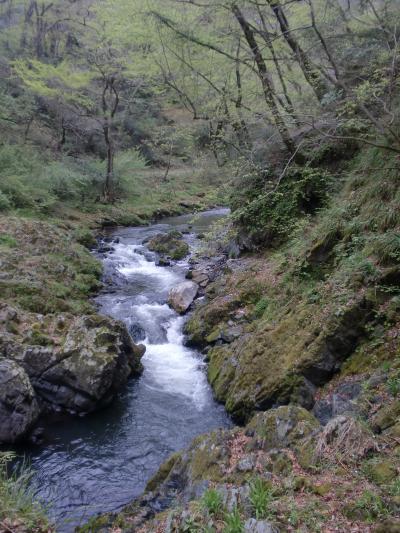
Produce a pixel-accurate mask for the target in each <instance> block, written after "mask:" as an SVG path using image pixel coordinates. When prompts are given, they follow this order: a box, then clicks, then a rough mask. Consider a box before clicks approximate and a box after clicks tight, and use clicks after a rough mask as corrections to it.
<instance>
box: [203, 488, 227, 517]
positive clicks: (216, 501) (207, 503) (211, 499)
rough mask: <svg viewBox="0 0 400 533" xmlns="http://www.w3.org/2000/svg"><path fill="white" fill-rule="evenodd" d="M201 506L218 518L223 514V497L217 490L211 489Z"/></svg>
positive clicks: (204, 496)
mask: <svg viewBox="0 0 400 533" xmlns="http://www.w3.org/2000/svg"><path fill="white" fill-rule="evenodd" d="M201 504H202V507H203V508H204V509H206V510H207V511H208V513H209V514H210V515H211V516H218V515H219V514H220V513H221V512H222V507H223V502H222V496H221V494H220V493H219V492H218V491H217V490H215V489H209V490H207V491H206V492H205V493H204V495H203V498H202V501H201Z"/></svg>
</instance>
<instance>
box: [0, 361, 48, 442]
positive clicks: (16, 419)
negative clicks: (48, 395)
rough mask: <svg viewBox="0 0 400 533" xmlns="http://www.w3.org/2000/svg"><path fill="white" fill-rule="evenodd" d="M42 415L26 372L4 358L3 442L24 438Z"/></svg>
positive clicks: (0, 373)
mask: <svg viewBox="0 0 400 533" xmlns="http://www.w3.org/2000/svg"><path fill="white" fill-rule="evenodd" d="M38 416H39V407H38V403H37V401H36V396H35V392H34V390H33V388H32V385H31V383H30V381H29V378H28V376H27V374H26V372H25V370H24V369H23V368H22V367H21V366H19V365H18V364H17V363H15V362H14V361H10V360H8V359H3V358H2V359H0V443H1V442H3V443H13V442H16V441H17V440H19V439H21V438H22V437H24V436H25V435H26V434H27V433H28V432H29V430H30V429H31V428H32V426H33V424H34V423H35V422H36V420H37V418H38Z"/></svg>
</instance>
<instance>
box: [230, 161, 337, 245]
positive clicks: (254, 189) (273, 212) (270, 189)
mask: <svg viewBox="0 0 400 533" xmlns="http://www.w3.org/2000/svg"><path fill="white" fill-rule="evenodd" d="M239 185H241V184H239ZM330 188H331V176H330V175H329V174H328V173H327V172H326V171H324V170H320V169H314V168H309V167H304V168H302V169H293V170H292V171H289V172H288V173H287V175H286V176H285V177H284V179H283V180H282V181H281V182H280V183H279V184H278V185H277V184H276V182H274V181H267V180H261V178H260V177H257V178H254V177H253V178H252V179H251V178H250V179H249V178H247V184H245V186H244V187H242V189H243V190H242V191H241V192H237V191H236V192H235V193H234V196H233V198H232V199H231V204H232V209H233V220H234V222H235V223H236V224H238V225H240V226H243V227H244V228H245V229H246V230H247V231H248V233H249V235H250V237H251V238H252V239H253V240H254V241H255V243H256V244H270V245H273V244H279V243H280V242H282V241H284V240H285V239H286V238H287V237H288V236H289V234H290V233H291V232H292V231H293V229H294V228H295V226H296V223H297V221H298V218H300V217H301V216H304V215H307V214H313V213H314V212H315V211H316V210H317V209H318V208H320V207H321V206H322V205H324V203H325V202H326V200H327V195H328V192H329V190H330Z"/></svg>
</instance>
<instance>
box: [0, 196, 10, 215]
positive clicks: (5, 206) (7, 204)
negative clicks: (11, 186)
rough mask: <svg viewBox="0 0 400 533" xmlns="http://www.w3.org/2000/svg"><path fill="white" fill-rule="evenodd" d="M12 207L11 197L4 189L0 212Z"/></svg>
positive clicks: (0, 200)
mask: <svg viewBox="0 0 400 533" xmlns="http://www.w3.org/2000/svg"><path fill="white" fill-rule="evenodd" d="M10 208H11V202H10V199H9V198H8V196H6V195H5V194H4V193H3V192H2V191H0V212H1V211H8V210H9V209H10Z"/></svg>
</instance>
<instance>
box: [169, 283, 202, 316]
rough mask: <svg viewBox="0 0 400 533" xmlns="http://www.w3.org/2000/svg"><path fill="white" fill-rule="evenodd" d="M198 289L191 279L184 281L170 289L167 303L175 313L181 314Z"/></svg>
mask: <svg viewBox="0 0 400 533" xmlns="http://www.w3.org/2000/svg"><path fill="white" fill-rule="evenodd" d="M198 290H199V287H198V285H197V284H196V283H194V282H193V281H184V282H182V283H180V284H179V285H178V286H177V287H174V288H173V289H171V290H170V292H169V296H168V303H169V305H170V306H171V307H172V308H173V309H175V311H176V312H177V313H181V314H183V313H185V312H186V311H187V310H188V309H189V307H190V306H191V304H192V303H193V300H194V299H195V298H196V295H197V292H198Z"/></svg>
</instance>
